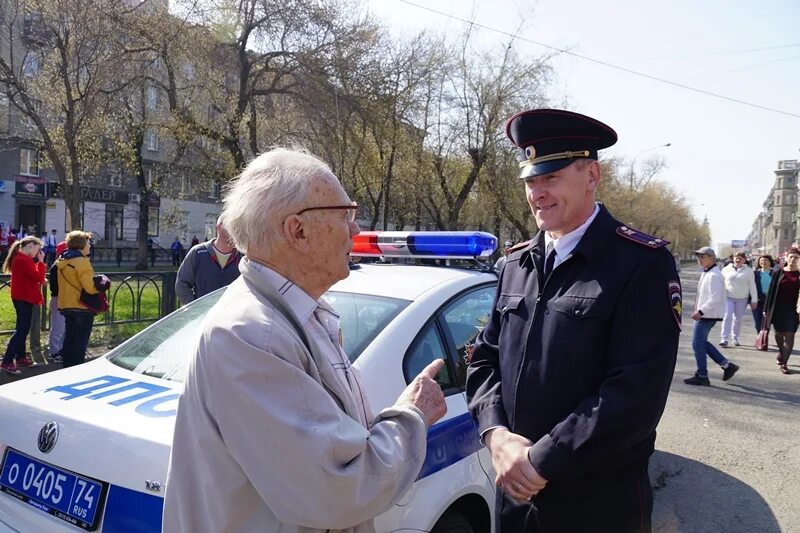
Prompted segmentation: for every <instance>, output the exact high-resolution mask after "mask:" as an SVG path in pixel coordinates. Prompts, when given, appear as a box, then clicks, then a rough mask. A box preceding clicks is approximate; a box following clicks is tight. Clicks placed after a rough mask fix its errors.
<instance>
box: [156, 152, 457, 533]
mask: <svg viewBox="0 0 800 533" xmlns="http://www.w3.org/2000/svg"><path fill="white" fill-rule="evenodd" d="M224 204H225V206H224V210H223V217H224V220H225V226H226V228H227V229H228V232H229V233H230V237H231V239H232V240H233V243H234V244H235V246H236V248H237V249H239V250H242V251H243V252H244V253H245V258H244V259H243V260H242V261H241V262H240V265H239V269H240V270H241V272H242V275H241V277H239V278H238V279H237V280H236V281H234V282H233V283H232V284H231V285H230V286H229V288H228V290H227V291H226V292H225V294H224V295H223V296H222V298H221V299H220V301H219V302H218V303H217V304H216V305H215V306H214V308H213V309H212V310H211V311H210V312H209V313H208V316H207V318H206V320H205V322H204V324H203V326H202V334H201V338H200V342H199V345H198V347H197V350H196V353H195V354H194V357H193V359H192V361H191V363H190V366H189V370H188V374H187V377H186V384H185V389H184V393H183V395H182V396H181V399H180V403H179V407H178V415H177V419H176V422H175V436H174V441H173V446H172V451H173V453H172V457H171V458H170V468H169V474H168V481H167V492H166V498H165V503H164V526H163V527H164V531H165V532H169V533H173V532H175V533H178V532H187V531H191V532H204V531H208V532H219V531H236V532H251V531H252V532H256V531H257V532H264V531H275V532H278V531H280V532H281V533H300V532H303V533H310V532H316V531H319V532H323V531H333V530H335V531H347V532H354V533H362V532H372V531H374V528H373V525H372V519H373V518H374V517H375V516H377V515H378V514H380V513H382V512H383V511H385V510H387V509H388V508H389V507H391V506H392V505H393V504H394V503H395V502H396V501H397V500H398V499H400V498H401V497H402V496H403V494H404V493H405V492H406V491H407V490H408V489H409V488H410V487H411V485H412V484H413V483H414V480H415V479H416V477H417V476H418V474H419V471H420V469H421V467H422V462H423V460H424V458H425V449H426V436H427V426H429V425H431V424H432V423H434V422H435V421H436V420H438V419H439V418H441V417H442V416H443V415H444V413H445V411H446V407H445V403H444V396H443V394H442V391H441V389H440V388H439V386H438V385H437V384H436V382H435V381H434V379H433V378H434V377H435V376H436V375H437V373H438V372H439V370H440V369H441V368H442V366H443V361H441V360H438V361H435V362H434V363H431V364H430V365H429V366H428V367H427V368H425V369H424V370H423V371H422V372H421V373H420V375H419V376H417V378H415V379H414V380H413V381H412V382H411V384H410V385H409V386H408V388H406V390H405V391H404V392H403V393H402V394H401V395H400V397H399V398H398V399H397V401H396V403H395V404H394V405H393V406H391V407H389V408H387V409H384V410H383V411H381V412H380V413H379V414H378V415H377V416H376V417H374V416H373V415H372V414H371V413H370V408H369V403H368V400H367V398H366V397H365V396H364V395H363V390H364V387H363V386H362V384H361V383H360V380H359V375H358V373H357V372H356V371H355V369H354V368H352V367H351V366H350V363H349V360H348V358H347V355H346V354H345V353H344V352H343V350H342V348H341V346H340V345H339V340H338V339H339V336H338V335H339V321H338V316H337V314H336V312H335V311H334V310H333V308H331V307H330V306H329V305H328V304H326V303H325V302H324V300H322V299H321V298H320V297H321V296H322V295H323V294H324V293H325V292H326V291H327V290H328V289H329V288H330V287H331V286H332V285H333V284H334V283H336V282H337V281H339V280H342V279H344V278H346V277H347V276H348V274H349V267H348V262H349V261H348V260H349V252H350V249H351V247H352V238H353V236H354V235H356V234H357V233H358V226H357V225H356V223H355V213H356V206H355V205H354V204H353V203H352V202H351V201H350V199H349V198H348V197H347V194H346V193H345V191H344V189H342V186H341V184H340V183H339V181H338V179H337V178H336V176H334V175H333V174H332V173H331V171H330V169H328V167H327V166H325V165H324V164H323V163H322V162H320V161H319V160H317V159H315V158H314V157H312V156H310V155H306V154H303V153H299V152H293V151H289V150H285V149H276V150H272V151H270V152H267V153H265V154H262V155H261V156H259V157H258V158H256V159H255V160H254V161H253V162H252V163H250V165H248V167H247V168H246V169H245V170H244V172H243V173H242V175H241V176H240V177H239V178H238V179H237V180H236V181H235V182H234V183H233V184H232V187H231V189H230V190H229V192H228V194H227V196H226V198H225V200H224Z"/></svg>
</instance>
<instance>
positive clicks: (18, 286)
mask: <svg viewBox="0 0 800 533" xmlns="http://www.w3.org/2000/svg"><path fill="white" fill-rule="evenodd" d="M46 268H47V267H46V266H45V264H44V263H42V262H34V261H33V258H31V257H30V256H28V255H25V254H23V253H22V252H17V254H16V255H15V256H14V259H12V260H11V299H12V300H17V301H21V302H28V303H29V304H33V305H42V304H43V303H44V298H43V297H42V285H43V284H44V283H45V273H46V272H47V270H46Z"/></svg>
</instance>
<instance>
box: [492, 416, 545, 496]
mask: <svg viewBox="0 0 800 533" xmlns="http://www.w3.org/2000/svg"><path fill="white" fill-rule="evenodd" d="M484 442H485V443H486V447H487V448H489V451H490V452H491V453H492V465H493V466H494V470H495V472H496V473H497V477H496V478H495V483H496V484H497V486H499V487H501V488H502V489H503V490H504V491H505V492H506V494H508V495H509V496H511V497H512V498H514V499H515V500H517V501H520V502H526V501H528V500H530V499H531V498H532V497H534V496H536V495H537V494H538V493H539V491H540V490H542V489H543V488H544V487H545V485H547V480H546V479H545V478H543V477H542V476H540V475H539V473H538V472H537V471H536V469H535V468H534V467H533V465H532V464H531V462H530V460H529V459H528V451H529V450H530V448H531V446H532V445H533V443H532V442H531V441H529V440H528V439H526V438H525V437H523V436H521V435H517V434H515V433H511V432H510V431H509V430H507V429H506V428H497V429H493V430H491V431H490V432H489V433H487V435H486V437H485V438H484Z"/></svg>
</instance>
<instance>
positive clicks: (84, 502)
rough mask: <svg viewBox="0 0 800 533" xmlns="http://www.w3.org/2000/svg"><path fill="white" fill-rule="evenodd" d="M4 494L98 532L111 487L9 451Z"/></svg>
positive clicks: (0, 477)
mask: <svg viewBox="0 0 800 533" xmlns="http://www.w3.org/2000/svg"><path fill="white" fill-rule="evenodd" d="M0 491H2V492H5V493H7V494H10V495H11V496H14V497H15V498H18V499H20V500H22V501H24V502H25V503H28V504H30V505H32V506H33V507H36V508H37V509H39V510H41V511H44V512H45V513H48V514H51V515H53V516H55V517H57V518H60V519H62V520H65V521H66V522H69V523H70V524H73V525H76V526H78V527H80V528H83V529H85V530H87V531H94V530H95V529H97V524H98V522H99V521H100V517H101V516H102V515H103V506H104V505H105V500H106V494H107V493H108V483H105V482H103V481H98V480H96V479H92V478H90V477H86V476H82V475H80V474H76V473H75V472H70V471H69V470H64V469H63V468H58V467H55V466H53V465H50V464H48V463H44V462H42V461H39V460H37V459H34V458H33V457H31V456H29V455H26V454H24V453H21V452H18V451H16V450H12V449H11V448H6V453H5V456H4V457H3V465H2V467H1V468H0Z"/></svg>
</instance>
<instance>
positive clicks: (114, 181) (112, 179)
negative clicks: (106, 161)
mask: <svg viewBox="0 0 800 533" xmlns="http://www.w3.org/2000/svg"><path fill="white" fill-rule="evenodd" d="M108 185H109V186H110V187H122V174H117V173H114V174H111V175H110V176H109V177H108Z"/></svg>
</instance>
